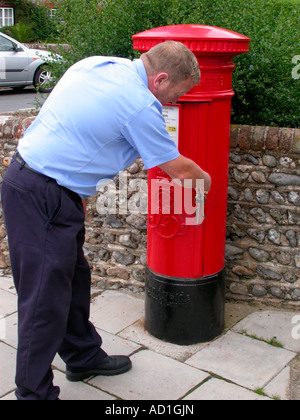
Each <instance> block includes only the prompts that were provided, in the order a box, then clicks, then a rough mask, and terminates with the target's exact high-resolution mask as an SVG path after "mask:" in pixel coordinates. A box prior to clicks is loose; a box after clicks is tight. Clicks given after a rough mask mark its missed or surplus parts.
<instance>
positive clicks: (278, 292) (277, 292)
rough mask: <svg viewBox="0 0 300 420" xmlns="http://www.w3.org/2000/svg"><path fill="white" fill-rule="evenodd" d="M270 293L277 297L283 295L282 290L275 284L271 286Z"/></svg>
mask: <svg viewBox="0 0 300 420" xmlns="http://www.w3.org/2000/svg"><path fill="white" fill-rule="evenodd" d="M271 293H272V295H273V296H275V297H277V298H278V299H282V298H283V297H284V293H283V291H282V290H281V289H280V288H279V287H276V286H273V287H271Z"/></svg>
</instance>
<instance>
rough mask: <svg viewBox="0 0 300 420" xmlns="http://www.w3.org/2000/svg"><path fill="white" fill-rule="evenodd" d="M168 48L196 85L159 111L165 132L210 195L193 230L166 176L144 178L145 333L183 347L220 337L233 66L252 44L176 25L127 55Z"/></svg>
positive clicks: (136, 41)
mask: <svg viewBox="0 0 300 420" xmlns="http://www.w3.org/2000/svg"><path fill="white" fill-rule="evenodd" d="M167 40H174V41H179V42H181V43H183V44H184V45H186V46H187V47H188V48H189V49H190V50H191V51H192V52H193V53H194V54H195V56H196V57H197V60H198V62H199V66H200V70H201V80H200V83H199V84H198V85H197V86H196V87H194V88H193V89H192V90H191V91H189V92H188V93H187V94H186V95H185V96H182V97H180V99H179V101H178V104H177V105H176V106H168V104H166V105H165V106H164V107H163V115H164V117H165V120H166V127H167V130H168V131H169V133H170V137H171V138H173V140H174V141H175V142H176V143H177V144H178V149H179V152H180V153H181V154H182V155H184V156H185V157H187V158H190V159H192V160H193V161H194V162H196V163H197V164H198V165H199V166H201V167H202V168H203V169H204V170H205V171H207V172H208V173H209V174H210V176H211V178H212V187H211V191H210V192H209V194H208V196H207V200H206V202H205V204H204V206H203V205H202V206H201V217H200V219H199V217H198V218H197V221H196V222H193V221H192V219H193V220H195V215H194V214H191V211H187V209H186V206H185V205H182V206H181V209H180V208H179V209H178V207H180V206H178V190H177V189H176V187H174V188H173V187H172V186H171V180H170V178H169V177H168V175H167V174H165V173H164V172H163V171H162V170H160V169H159V168H154V169H151V170H149V171H148V191H149V192H148V257H147V258H148V260H147V274H146V298H145V302H146V303H145V305H146V308H145V310H146V312H145V328H146V330H148V332H149V333H150V334H152V335H154V336H155V337H157V338H160V339H162V340H165V341H168V342H173V343H176V344H181V345H188V344H194V343H197V342H205V341H210V340H212V339H213V338H215V337H216V336H218V335H219V334H221V333H222V331H223V329H224V306H225V276H224V274H225V239H226V214H227V192H228V164H229V142H230V118H231V100H232V97H233V96H234V92H233V90H232V73H233V70H234V68H235V65H234V63H233V58H234V56H236V55H239V54H242V53H245V52H248V51H249V42H250V39H249V38H247V37H246V36H244V35H240V34H237V33H235V32H232V31H228V30H225V29H221V28H216V27H210V26H203V25H175V26H166V27H161V28H155V29H151V30H148V31H145V32H142V33H139V34H136V35H134V36H133V47H134V49H135V50H138V51H140V52H141V53H144V52H147V51H148V50H149V49H150V48H152V47H154V46H155V45H157V44H158V43H161V42H164V41H167ZM153 180H154V181H157V180H158V181H159V182H158V183H157V184H156V183H153ZM154 185H158V186H159V188H156V187H154ZM153 188H155V192H153ZM178 188H180V187H178ZM164 190H166V191H165V192H168V193H169V194H166V196H168V195H169V204H168V203H164V200H165V199H164V198H163V193H164ZM190 191H191V189H190ZM192 191H193V190H192ZM181 192H182V201H184V202H186V201H187V200H190V201H191V202H193V200H194V198H195V197H194V196H193V194H191V193H190V192H188V189H186V188H181ZM155 195H157V196H158V197H159V198H158V200H157V197H155ZM187 195H190V197H189V198H188V199H187V198H186V196H187ZM175 196H177V199H176V200H175V198H176V197H175ZM153 200H156V201H158V203H159V205H156V204H155V205H153ZM175 201H176V203H175ZM203 207H204V208H203ZM195 210H196V209H195V207H194V212H195ZM198 210H199V209H198ZM203 211H204V214H202V213H203ZM204 215H205V217H204ZM198 216H199V215H198ZM191 218H192V219H191ZM199 220H200V222H199Z"/></svg>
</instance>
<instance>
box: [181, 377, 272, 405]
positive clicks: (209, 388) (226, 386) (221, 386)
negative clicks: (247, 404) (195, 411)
mask: <svg viewBox="0 0 300 420" xmlns="http://www.w3.org/2000/svg"><path fill="white" fill-rule="evenodd" d="M186 400H187V401H188V400H200V401H216V400H218V401H263V400H264V401H267V400H270V398H267V397H263V396H261V395H258V394H256V393H255V392H252V391H249V390H248V389H245V388H242V387H240V386H237V385H234V384H232V383H229V382H226V381H223V380H220V379H217V378H211V379H209V380H208V381H206V382H204V384H202V385H200V386H199V387H198V388H196V389H195V390H194V391H192V392H191V393H190V394H189V395H187V396H186V397H185V398H184V401H186Z"/></svg>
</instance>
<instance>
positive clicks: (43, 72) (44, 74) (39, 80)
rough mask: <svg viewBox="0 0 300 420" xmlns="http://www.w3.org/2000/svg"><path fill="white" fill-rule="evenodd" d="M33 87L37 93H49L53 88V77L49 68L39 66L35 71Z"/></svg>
mask: <svg viewBox="0 0 300 420" xmlns="http://www.w3.org/2000/svg"><path fill="white" fill-rule="evenodd" d="M33 84H34V87H35V88H36V90H37V91H38V92H41V93H50V92H51V91H52V89H53V87H54V77H53V76H52V74H51V69H50V67H49V66H41V67H39V68H38V69H37V71H36V72H35V75H34V80H33Z"/></svg>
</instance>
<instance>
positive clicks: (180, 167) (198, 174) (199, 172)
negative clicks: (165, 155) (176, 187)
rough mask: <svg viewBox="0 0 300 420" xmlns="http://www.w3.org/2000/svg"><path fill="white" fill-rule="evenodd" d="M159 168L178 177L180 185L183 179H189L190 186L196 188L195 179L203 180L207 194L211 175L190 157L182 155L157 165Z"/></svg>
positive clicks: (171, 175) (172, 176)
mask: <svg viewBox="0 0 300 420" xmlns="http://www.w3.org/2000/svg"><path fill="white" fill-rule="evenodd" d="M159 168H160V169H161V170H163V171H164V172H166V173H167V174H168V175H169V176H170V177H171V178H172V179H179V180H180V181H181V185H184V180H185V179H189V180H191V181H192V188H197V187H198V185H197V180H199V179H203V180H204V191H205V193H206V194H208V192H209V190H210V187H211V177H210V175H209V174H208V173H207V172H205V171H204V170H203V169H201V168H200V166H198V165H197V164H196V163H195V162H193V161H192V160H191V159H188V158H186V157H184V156H182V155H180V156H179V157H178V158H176V159H174V160H171V161H170V162H167V163H163V164H162V165H159Z"/></svg>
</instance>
